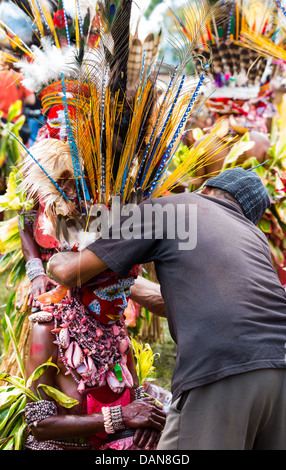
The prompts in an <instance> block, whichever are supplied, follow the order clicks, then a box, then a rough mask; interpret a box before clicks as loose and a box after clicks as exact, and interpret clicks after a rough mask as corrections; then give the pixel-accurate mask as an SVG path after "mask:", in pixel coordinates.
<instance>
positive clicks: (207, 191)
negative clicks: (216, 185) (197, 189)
mask: <svg viewBox="0 0 286 470" xmlns="http://www.w3.org/2000/svg"><path fill="white" fill-rule="evenodd" d="M210 191H211V188H208V187H207V186H204V187H203V189H202V190H201V194H209V193H210Z"/></svg>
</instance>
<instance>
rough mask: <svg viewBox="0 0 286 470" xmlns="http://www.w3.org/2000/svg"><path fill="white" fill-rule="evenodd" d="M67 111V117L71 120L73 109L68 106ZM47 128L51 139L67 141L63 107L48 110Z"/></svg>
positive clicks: (58, 106) (57, 106)
mask: <svg viewBox="0 0 286 470" xmlns="http://www.w3.org/2000/svg"><path fill="white" fill-rule="evenodd" d="M68 110H69V115H70V116H71V117H72V118H73V117H74V110H73V108H71V107H70V106H68ZM47 128H48V131H49V135H50V137H51V138H53V139H58V140H61V141H63V142H64V141H66V140H67V126H66V118H65V110H64V106H63V105H56V106H53V107H52V108H51V109H49V111H48V112H47Z"/></svg>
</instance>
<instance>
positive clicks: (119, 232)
mask: <svg viewBox="0 0 286 470" xmlns="http://www.w3.org/2000/svg"><path fill="white" fill-rule="evenodd" d="M147 205H148V207H147V209H149V211H147V212H148V214H150V210H152V201H151V200H147V201H144V202H143V203H141V204H139V205H138V206H136V207H135V208H134V211H131V212H130V213H129V214H128V215H125V216H121V218H120V220H118V221H117V222H116V223H115V224H113V225H112V226H111V228H110V229H109V231H108V234H105V235H102V237H101V238H99V239H98V240H96V241H95V242H94V243H92V244H91V245H89V246H88V247H87V249H89V250H90V251H92V252H93V253H95V254H96V255H97V256H98V258H100V259H101V260H102V261H103V262H104V263H105V264H106V265H107V266H108V267H109V269H111V270H112V271H113V272H115V273H117V274H119V275H120V276H127V275H128V273H129V272H130V270H131V269H132V267H133V266H135V265H138V264H144V263H149V262H151V261H154V260H155V259H156V258H157V255H158V250H159V240H156V237H155V230H154V220H153V217H152V219H151V220H150V217H147V218H146V219H145V217H144V213H145V211H144V209H145V207H146V206H147ZM157 223H158V222H157Z"/></svg>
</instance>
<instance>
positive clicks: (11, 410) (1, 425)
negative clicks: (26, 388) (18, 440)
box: [0, 396, 23, 437]
mask: <svg viewBox="0 0 286 470" xmlns="http://www.w3.org/2000/svg"><path fill="white" fill-rule="evenodd" d="M22 401H23V397H22V396H21V397H19V398H18V400H17V401H16V402H15V403H13V405H11V406H10V407H9V409H8V413H7V414H6V416H5V418H4V419H2V420H1V423H0V431H2V430H3V429H4V427H5V426H6V424H7V422H8V420H9V419H10V418H11V417H12V415H13V414H14V412H15V410H17V408H18V407H19V406H20V405H21V404H22ZM1 437H6V436H3V435H2V434H1Z"/></svg>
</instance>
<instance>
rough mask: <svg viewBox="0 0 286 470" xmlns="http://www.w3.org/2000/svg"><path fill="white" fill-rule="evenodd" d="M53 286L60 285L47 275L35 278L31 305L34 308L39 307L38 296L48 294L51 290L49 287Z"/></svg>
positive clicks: (30, 300) (32, 284) (32, 283)
mask: <svg viewBox="0 0 286 470" xmlns="http://www.w3.org/2000/svg"><path fill="white" fill-rule="evenodd" d="M52 285H53V286H57V285H58V284H57V283H56V282H55V281H53V280H52V279H50V278H49V277H48V276H46V275H41V276H37V277H35V279H33V280H32V282H31V294H30V298H29V305H31V306H32V308H36V307H39V306H40V304H39V302H37V301H36V300H35V299H36V298H37V296H38V295H40V294H44V293H45V292H47V291H48V290H49V287H50V286H52Z"/></svg>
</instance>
